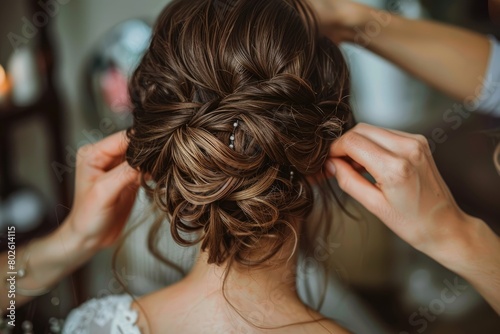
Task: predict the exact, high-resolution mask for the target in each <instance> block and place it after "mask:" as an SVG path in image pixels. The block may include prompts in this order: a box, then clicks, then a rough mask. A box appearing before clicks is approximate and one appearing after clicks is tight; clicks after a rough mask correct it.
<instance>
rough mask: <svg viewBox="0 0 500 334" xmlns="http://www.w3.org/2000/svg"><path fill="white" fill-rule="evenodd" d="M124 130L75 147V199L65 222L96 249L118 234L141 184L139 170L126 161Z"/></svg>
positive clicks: (104, 245)
mask: <svg viewBox="0 0 500 334" xmlns="http://www.w3.org/2000/svg"><path fill="white" fill-rule="evenodd" d="M127 145H128V143H127V138H126V136H125V132H124V131H122V132H119V133H116V134H114V135H112V136H110V137H107V138H105V139H104V140H102V141H100V142H98V143H95V144H90V145H87V146H84V147H82V148H80V149H79V150H78V155H77V170H76V181H75V182H76V183H75V199H74V204H73V208H72V210H71V213H70V215H69V217H68V221H67V224H68V225H69V227H70V229H71V230H72V231H73V233H75V234H76V235H78V236H80V238H82V242H83V243H85V244H86V245H87V247H89V248H95V249H96V250H99V249H102V248H106V247H108V246H110V245H111V244H113V242H114V241H115V240H116V239H117V238H118V237H119V236H120V234H121V231H122V229H123V226H124V225H125V223H126V221H127V219H128V217H129V215H130V212H131V210H132V206H133V204H134V201H135V197H136V194H137V190H138V188H139V186H140V182H139V172H138V171H136V170H134V169H133V168H131V167H130V166H129V165H128V163H127V162H125V160H124V159H125V158H124V157H125V151H126V149H127Z"/></svg>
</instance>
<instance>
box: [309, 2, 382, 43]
mask: <svg viewBox="0 0 500 334" xmlns="http://www.w3.org/2000/svg"><path fill="white" fill-rule="evenodd" d="M307 1H308V2H309V3H310V5H311V6H312V8H313V9H314V11H315V12H316V15H317V17H318V19H319V23H320V27H321V31H322V32H323V33H324V34H325V36H327V37H328V38H330V39H331V40H332V41H334V42H335V43H341V42H354V39H355V36H356V28H359V27H362V26H364V25H365V24H366V23H367V22H368V21H369V20H370V13H371V11H374V9H373V8H371V7H368V6H365V5H363V4H359V3H356V2H353V1H350V0H307ZM372 19H373V18H372Z"/></svg>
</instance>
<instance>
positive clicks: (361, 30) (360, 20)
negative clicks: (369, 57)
mask: <svg viewBox="0 0 500 334" xmlns="http://www.w3.org/2000/svg"><path fill="white" fill-rule="evenodd" d="M349 6H350V7H351V8H350V9H349V10H348V13H346V14H344V21H343V23H342V25H343V27H344V28H345V32H344V36H345V40H346V42H350V43H355V44H358V45H360V46H363V47H368V46H369V45H370V44H371V43H372V42H373V40H375V39H376V38H377V37H379V36H380V35H381V34H382V33H383V31H384V29H387V28H388V26H389V25H390V24H391V23H392V21H393V20H395V19H397V18H398V17H397V16H395V15H392V14H391V13H390V12H389V11H386V10H383V9H377V8H373V7H369V6H366V5H362V4H358V3H354V2H353V3H350V5H349Z"/></svg>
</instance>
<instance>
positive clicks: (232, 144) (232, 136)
mask: <svg viewBox="0 0 500 334" xmlns="http://www.w3.org/2000/svg"><path fill="white" fill-rule="evenodd" d="M239 125H240V121H238V120H237V121H236V122H234V123H233V127H234V129H233V133H232V134H231V137H229V139H230V140H231V143H230V144H229V147H230V148H232V149H233V150H234V140H235V139H236V128H237V127H238V126H239Z"/></svg>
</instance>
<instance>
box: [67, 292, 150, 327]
mask: <svg viewBox="0 0 500 334" xmlns="http://www.w3.org/2000/svg"><path fill="white" fill-rule="evenodd" d="M132 301H133V300H132V298H131V297H130V296H128V295H121V296H108V297H105V298H101V299H91V300H89V301H88V302H86V303H84V304H83V305H82V306H80V307H79V308H77V309H75V310H73V311H72V312H71V313H70V315H69V317H68V318H67V320H66V323H65V325H64V330H63V334H97V333H99V334H101V333H102V334H108V333H110V334H141V332H140V331H139V328H138V327H137V326H136V325H135V323H136V322H137V318H138V314H137V312H136V311H134V310H132V309H131V308H130V306H131V304H132Z"/></svg>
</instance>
